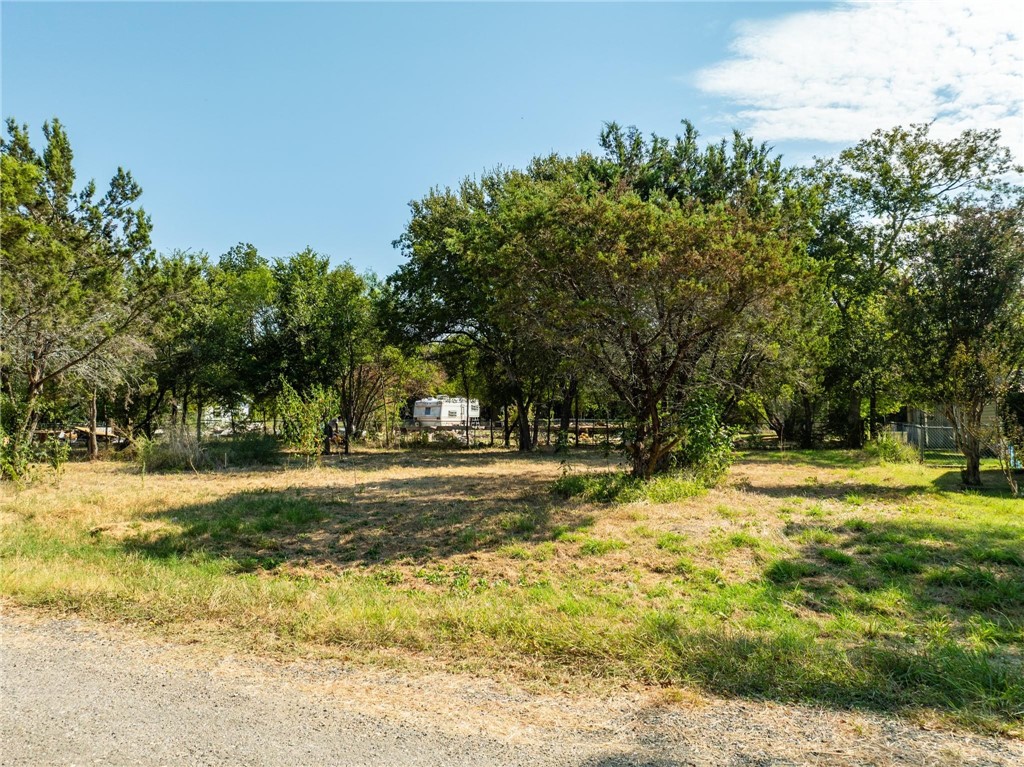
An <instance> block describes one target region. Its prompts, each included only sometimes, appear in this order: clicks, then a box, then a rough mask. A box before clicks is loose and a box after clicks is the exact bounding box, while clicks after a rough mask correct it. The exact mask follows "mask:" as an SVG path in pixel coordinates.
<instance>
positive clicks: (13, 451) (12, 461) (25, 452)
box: [0, 429, 71, 486]
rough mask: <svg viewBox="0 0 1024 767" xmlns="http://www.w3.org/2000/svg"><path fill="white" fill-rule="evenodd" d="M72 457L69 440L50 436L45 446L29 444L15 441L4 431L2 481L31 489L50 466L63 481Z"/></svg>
mask: <svg viewBox="0 0 1024 767" xmlns="http://www.w3.org/2000/svg"><path fill="white" fill-rule="evenodd" d="M70 456H71V445H70V444H68V442H67V440H62V439H58V438H57V437H56V436H53V435H51V436H49V437H48V438H47V439H46V441H45V442H42V443H40V442H28V441H24V440H18V439H15V438H13V437H12V436H10V435H8V434H7V433H5V432H4V430H3V429H0V480H9V481H12V482H14V483H16V484H18V485H22V486H24V485H28V484H31V483H32V482H34V481H35V480H36V479H38V477H39V474H38V470H39V469H40V468H41V467H44V466H48V467H49V468H50V469H52V470H53V472H54V475H55V476H56V477H57V478H58V479H59V478H60V477H61V476H62V475H63V473H64V465H65V464H66V463H67V462H68V459H69V458H70Z"/></svg>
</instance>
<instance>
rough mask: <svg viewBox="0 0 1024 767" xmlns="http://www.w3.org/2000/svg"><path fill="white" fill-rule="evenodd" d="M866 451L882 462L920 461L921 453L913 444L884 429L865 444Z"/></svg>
mask: <svg viewBox="0 0 1024 767" xmlns="http://www.w3.org/2000/svg"><path fill="white" fill-rule="evenodd" d="M864 452H865V453H866V454H867V455H868V456H869V457H871V458H874V459H875V460H877V461H880V462H881V463H918V462H920V460H921V454H920V452H919V451H918V450H917V448H915V447H914V446H913V445H909V444H907V443H906V442H904V441H903V440H900V439H897V438H896V436H895V435H894V434H892V433H891V432H887V431H884V432H882V433H880V434H879V435H878V436H877V437H875V439H873V440H869V441H868V442H867V444H865V445H864Z"/></svg>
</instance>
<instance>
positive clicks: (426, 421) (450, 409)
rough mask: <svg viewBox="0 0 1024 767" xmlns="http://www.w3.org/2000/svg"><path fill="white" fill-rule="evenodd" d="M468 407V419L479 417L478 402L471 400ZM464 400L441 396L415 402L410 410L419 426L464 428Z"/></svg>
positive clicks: (463, 398)
mask: <svg viewBox="0 0 1024 767" xmlns="http://www.w3.org/2000/svg"><path fill="white" fill-rule="evenodd" d="M468 405H469V419H470V420H471V421H472V420H473V419H476V418H479V417H480V400H475V399H471V400H469V402H468ZM466 406H467V402H466V398H465V397H446V396H444V395H443V394H442V395H441V396H439V397H427V398H426V399H418V400H416V403H415V405H413V409H412V417H413V420H415V421H416V423H417V424H418V425H420V426H434V427H438V426H464V425H465V424H466Z"/></svg>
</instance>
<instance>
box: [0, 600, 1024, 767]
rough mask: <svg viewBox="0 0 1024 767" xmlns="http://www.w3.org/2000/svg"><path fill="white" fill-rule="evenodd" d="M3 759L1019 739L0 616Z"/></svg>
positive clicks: (662, 754)
mask: <svg viewBox="0 0 1024 767" xmlns="http://www.w3.org/2000/svg"><path fill="white" fill-rule="evenodd" d="M0 764H3V765H11V767H14V765H51V764H52V765H99V764H119V765H120V764H123V765H288V766H289V767H291V766H292V765H349V766H352V767H355V766H356V765H389V766H395V767H398V766H401V765H530V767H542V766H543V765H581V766H583V765H585V766H586V767H614V766H616V765H648V766H649V767H668V766H669V765H701V766H703V765H735V766H736V767H740V766H748V767H752V766H754V765H758V766H761V765H764V766H767V765H825V764H829V765H831V764H836V765H840V764H841V765H850V764H862V765H896V764H899V765H967V764H971V765H1005V766H1007V767H1009V766H1010V765H1021V764H1024V747H1022V744H1021V743H1020V742H1018V741H1012V740H1006V739H999V738H986V737H982V736H977V735H971V734H964V733H953V732H936V731H930V730H926V729H923V728H921V727H915V726H911V725H909V724H907V723H904V722H900V721H898V720H895V719H892V718H886V717H881V716H877V715H871V714H860V713H852V712H834V711H821V710H816V709H808V708H801V707H796V706H784V705H776V704H768V703H758V702H749V701H726V700H717V699H705V698H699V697H694V698H693V699H692V700H691V699H686V700H683V701H678V700H677V701H673V702H667V701H666V700H665V699H664V697H661V698H659V697H658V696H657V695H656V694H653V693H647V694H643V693H628V694H627V693H623V694H622V695H618V696H614V697H612V698H609V697H607V696H604V697H600V698H598V697H593V698H587V697H582V696H578V695H577V696H568V695H554V694H552V695H537V694H532V693H528V692H525V691H523V690H521V689H518V688H516V687H515V686H514V685H512V684H510V683H499V682H495V681H489V680H482V679H478V678H475V677H468V676H457V675H451V674H431V675H426V676H413V675H403V674H399V673H397V672H389V671H386V670H373V669H370V670H368V669H365V668H355V669H352V668H347V667H344V666H342V665H339V664H337V663H327V662H324V661H316V662H288V663H284V662H275V661H272V660H266V659H259V658H250V657H238V656H234V655H231V654H229V653H227V652H226V651H225V652H219V653H218V652H217V651H215V650H209V649H198V648H197V647H196V646H194V645H188V644H175V643H170V642H164V641H158V640H154V639H151V638H144V637H141V636H137V635H134V634H132V633H130V632H128V630H126V629H117V628H108V627H104V626H101V625H99V624H92V623H88V622H84V621H79V620H70V619H52V618H46V617H41V616H37V615H35V614H33V613H29V612H25V611H22V610H14V609H12V608H10V607H5V608H4V609H3V611H2V613H0Z"/></svg>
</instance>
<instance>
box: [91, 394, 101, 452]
mask: <svg viewBox="0 0 1024 767" xmlns="http://www.w3.org/2000/svg"><path fill="white" fill-rule="evenodd" d="M99 457H100V447H99V443H98V442H97V441H96V390H95V389H93V390H92V398H91V399H90V400H89V460H90V461H95V460H96V459H97V458H99Z"/></svg>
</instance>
